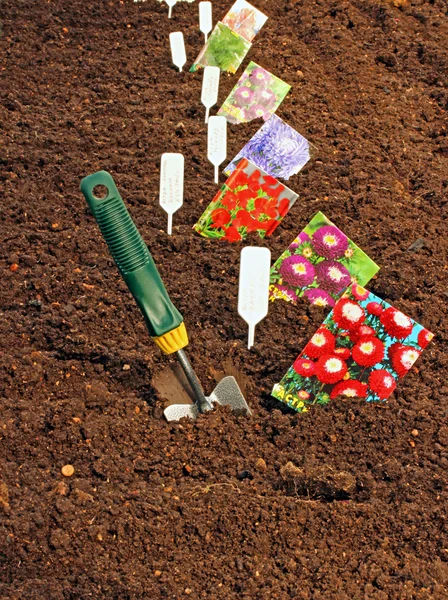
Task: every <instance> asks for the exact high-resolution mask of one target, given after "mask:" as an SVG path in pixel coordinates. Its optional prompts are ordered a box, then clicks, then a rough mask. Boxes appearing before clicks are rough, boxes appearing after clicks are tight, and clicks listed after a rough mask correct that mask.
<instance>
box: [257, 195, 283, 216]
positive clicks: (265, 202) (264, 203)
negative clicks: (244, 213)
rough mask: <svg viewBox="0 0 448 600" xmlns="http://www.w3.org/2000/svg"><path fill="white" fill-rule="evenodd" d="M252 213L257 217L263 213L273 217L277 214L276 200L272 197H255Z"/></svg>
mask: <svg viewBox="0 0 448 600" xmlns="http://www.w3.org/2000/svg"><path fill="white" fill-rule="evenodd" d="M252 214H253V215H254V217H256V218H257V219H258V218H260V216H261V215H263V214H264V215H267V216H268V217H270V218H271V219H274V218H275V217H276V216H277V215H278V210H277V200H275V199H274V198H257V199H256V200H255V210H254V211H253V213H252Z"/></svg>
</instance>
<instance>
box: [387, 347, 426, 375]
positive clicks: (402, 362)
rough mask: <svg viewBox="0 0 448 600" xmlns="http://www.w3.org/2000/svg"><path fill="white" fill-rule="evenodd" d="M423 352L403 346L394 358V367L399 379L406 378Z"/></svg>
mask: <svg viewBox="0 0 448 600" xmlns="http://www.w3.org/2000/svg"><path fill="white" fill-rule="evenodd" d="M420 354H421V352H420V351H419V350H416V349H415V348H412V347H410V346H402V347H401V348H399V349H398V350H397V351H396V352H395V353H394V354H393V356H392V366H393V368H394V370H395V372H396V373H397V375H398V376H399V377H404V376H405V375H406V373H407V372H408V371H409V369H410V368H411V367H412V365H413V364H414V363H415V361H416V360H417V358H418V357H419V356H420Z"/></svg>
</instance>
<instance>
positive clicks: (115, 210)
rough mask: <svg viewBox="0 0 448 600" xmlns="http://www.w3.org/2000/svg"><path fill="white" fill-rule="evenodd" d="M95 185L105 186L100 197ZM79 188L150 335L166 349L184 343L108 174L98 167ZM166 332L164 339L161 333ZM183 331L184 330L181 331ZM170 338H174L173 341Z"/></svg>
mask: <svg viewBox="0 0 448 600" xmlns="http://www.w3.org/2000/svg"><path fill="white" fill-rule="evenodd" d="M97 186H105V188H106V191H105V194H104V197H103V198H99V197H97V196H95V194H94V190H95V188H97ZM81 191H82V193H83V194H84V197H85V198H86V200H87V203H88V205H89V206H90V208H91V210H92V212H93V214H94V216H95V218H96V220H97V222H98V225H99V227H100V229H101V233H102V234H103V236H104V239H105V240H106V242H107V245H108V247H109V250H110V252H111V254H112V256H113V258H114V260H115V262H116V263H117V266H118V268H119V270H120V273H121V275H122V277H123V279H124V280H125V282H126V284H127V286H128V288H129V290H130V292H131V294H132V295H133V296H134V298H135V300H136V302H137V304H138V307H139V308H140V310H141V311H142V313H143V316H144V317H145V321H146V325H147V326H148V330H149V333H150V335H151V337H153V338H157V340H156V343H157V344H158V345H159V347H160V348H161V349H162V350H163V351H164V352H166V353H171V352H176V351H177V350H179V349H180V348H183V347H185V346H186V345H187V344H188V338H187V335H186V332H185V328H184V327H183V326H182V327H181V325H182V324H183V318H182V315H181V314H180V312H179V311H178V310H177V308H176V307H175V306H174V305H173V303H172V302H171V300H170V298H169V296H168V293H167V291H166V289H165V286H164V285H163V282H162V280H161V278H160V275H159V272H158V270H157V267H156V265H155V263H154V261H153V259H152V256H151V254H150V253H149V250H148V248H147V246H146V244H145V242H144V241H143V239H142V237H141V235H140V233H139V232H138V229H137V227H136V226H135V224H134V222H133V220H132V218H131V216H130V214H129V212H128V210H127V208H126V206H125V205H124V202H123V200H122V199H121V196H120V194H119V192H118V190H117V187H116V185H115V182H114V180H113V179H112V176H111V175H110V174H109V173H107V172H106V171H99V172H98V173H94V174H93V175H89V176H88V177H85V178H84V179H83V180H82V182H81ZM170 332H173V333H172V335H171V336H169V340H168V341H169V343H168V342H167V343H165V339H164V336H165V335H167V334H169V333H170ZM183 332H185V333H183ZM173 339H174V342H173Z"/></svg>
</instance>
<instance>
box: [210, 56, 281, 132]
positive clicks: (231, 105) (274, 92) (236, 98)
mask: <svg viewBox="0 0 448 600" xmlns="http://www.w3.org/2000/svg"><path fill="white" fill-rule="evenodd" d="M290 89H291V86H290V85H288V84H287V83H285V82H284V81H282V80H281V79H279V78H278V77H276V76H275V75H272V73H269V71H266V69H263V67H260V66H259V65H257V64H256V63H254V62H252V61H251V62H250V63H249V65H248V66H247V68H246V70H245V71H244V73H243V74H242V75H241V77H240V78H239V80H238V82H237V83H236V85H235V87H234V88H233V90H232V91H231V92H230V94H229V96H228V97H227V98H226V100H225V101H224V104H223V105H222V106H221V108H220V109H219V111H218V115H223V116H224V117H226V119H227V120H228V121H229V123H234V124H235V123H248V122H249V121H253V120H254V119H259V118H262V119H264V120H265V121H267V120H268V119H269V117H270V116H271V115H272V114H273V113H275V111H276V110H277V108H278V107H279V106H280V104H281V103H282V102H283V100H284V99H285V96H286V94H287V93H288V92H289V90H290Z"/></svg>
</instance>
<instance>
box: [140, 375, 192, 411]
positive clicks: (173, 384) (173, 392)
mask: <svg viewBox="0 0 448 600" xmlns="http://www.w3.org/2000/svg"><path fill="white" fill-rule="evenodd" d="M151 384H152V386H153V387H154V388H155V389H156V390H157V393H158V394H159V395H160V397H161V398H163V399H164V400H166V401H167V402H166V406H165V408H167V407H168V406H171V405H172V404H192V403H194V402H195V397H194V393H193V390H192V389H191V387H190V384H189V383H188V380H187V378H186V377H185V374H184V372H183V370H182V368H181V367H180V365H177V364H173V365H171V366H170V367H166V368H165V369H163V371H161V372H160V373H157V375H154V377H153V378H152V381H151Z"/></svg>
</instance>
